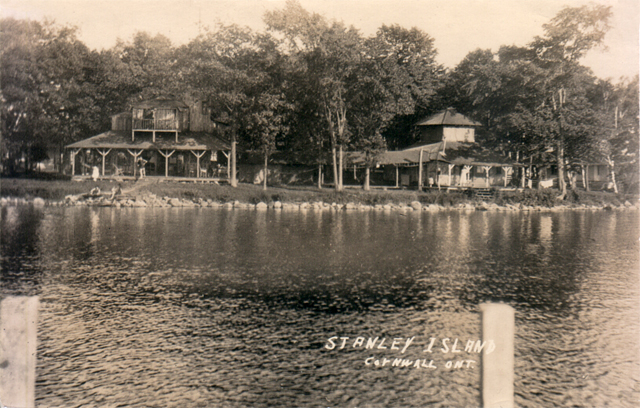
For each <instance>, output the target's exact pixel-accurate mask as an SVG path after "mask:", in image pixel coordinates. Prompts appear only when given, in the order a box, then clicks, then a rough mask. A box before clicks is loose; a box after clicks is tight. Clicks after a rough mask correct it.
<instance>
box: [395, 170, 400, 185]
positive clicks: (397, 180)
mask: <svg viewBox="0 0 640 408" xmlns="http://www.w3.org/2000/svg"><path fill="white" fill-rule="evenodd" d="M395 166H396V188H398V187H400V183H399V181H400V180H399V178H400V171H399V169H398V165H397V164H396V165H395Z"/></svg>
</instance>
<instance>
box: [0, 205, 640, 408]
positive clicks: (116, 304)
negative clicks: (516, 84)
mask: <svg viewBox="0 0 640 408" xmlns="http://www.w3.org/2000/svg"><path fill="white" fill-rule="evenodd" d="M1 231H2V247H1V255H2V259H1V262H2V277H1V281H0V282H1V288H2V289H1V292H0V293H2V294H3V295H9V294H30V295H31V294H37V295H39V296H40V299H41V310H40V322H39V330H38V336H39V346H38V367H37V384H36V399H37V403H38V404H39V405H41V406H52V407H54V406H55V407H72V406H158V407H160V406H162V407H166V406H171V407H173V406H175V407H178V406H182V407H183V406H203V407H204V406H416V407H418V406H426V405H433V406H478V405H480V402H481V401H480V367H479V365H478V364H471V365H469V367H467V366H465V367H463V368H447V366H446V364H447V361H454V360H455V361H458V360H465V361H468V360H474V361H475V360H477V361H479V356H478V355H477V354H475V355H474V354H473V353H465V352H463V353H459V354H454V353H451V352H450V350H449V352H448V353H444V352H442V350H441V346H442V344H441V343H440V342H441V340H442V339H443V338H450V339H451V341H453V339H455V338H458V339H459V340H460V342H461V344H462V343H464V342H466V341H467V340H469V339H479V338H480V315H479V309H478V305H479V304H480V303H482V302H485V301H501V302H505V303H508V304H510V305H512V306H513V307H514V308H515V309H516V344H515V345H516V367H515V369H516V384H515V389H516V403H517V404H518V405H520V406H531V407H534V406H594V407H595V406H604V405H609V406H635V405H636V404H637V401H638V400H640V379H639V378H638V373H639V369H640V363H639V361H640V358H639V357H640V356H639V346H640V340H639V338H638V336H637V333H638V332H639V329H640V324H639V316H640V312H639V311H640V308H639V305H638V299H639V289H640V284H639V277H638V269H639V263H640V261H639V245H638V238H639V228H638V214H637V213H636V212H588V211H576V212H562V213H551V212H550V213H532V214H528V213H489V212H455V211H444V212H440V213H413V212H408V213H404V214H402V213H390V212H386V213H385V212H339V213H338V212H327V211H325V212H320V211H313V210H309V211H296V212H282V211H277V212H276V211H273V210H270V211H263V212H256V211H249V210H234V211H227V210H221V209H208V208H201V209H191V208H182V209H176V208H168V209H164V208H140V209H133V208H130V209H114V208H88V207H72V208H57V207H56V208H48V207H47V208H45V209H35V208H33V207H29V206H23V207H3V208H2V219H1ZM334 336H337V337H349V340H347V341H345V345H346V346H345V348H344V349H342V350H340V349H339V347H336V348H334V349H333V350H328V349H327V348H326V347H325V346H327V345H328V344H329V343H328V341H327V339H329V338H331V337H334ZM359 336H361V337H364V338H365V339H369V338H371V339H373V338H375V337H378V338H379V341H381V339H382V338H386V343H385V345H386V346H387V349H378V348H374V349H365V348H364V347H355V348H354V347H353V342H354V340H355V339H356V338H357V337H359ZM411 337H413V338H414V340H413V343H412V344H411V345H410V346H409V347H408V348H407V350H406V351H405V353H404V354H401V352H400V351H399V350H391V347H390V346H391V342H392V341H393V339H394V338H401V339H403V340H398V344H401V345H404V344H405V343H404V342H406V339H407V338H411ZM431 337H435V338H437V339H438V340H437V341H438V343H437V344H438V345H437V346H436V347H433V350H432V351H433V353H425V352H423V351H424V349H425V348H426V346H427V345H428V344H429V342H430V338H431ZM337 342H338V346H339V345H340V342H341V340H337ZM377 344H379V343H377ZM450 345H451V344H449V346H450ZM462 347H464V345H462ZM369 357H373V359H371V360H367V358H369ZM397 357H402V358H403V359H405V360H407V361H408V360H411V361H412V362H414V361H415V360H417V359H428V360H429V361H430V360H433V363H432V364H433V365H434V366H436V367H437V368H436V369H432V368H425V367H424V366H423V365H420V364H419V367H418V368H416V367H415V366H414V365H412V366H408V367H391V366H390V364H388V365H386V366H385V367H380V366H378V367H376V366H374V365H371V366H367V365H366V364H365V361H369V362H373V361H375V360H380V361H382V359H383V358H389V359H391V360H392V359H394V358H397Z"/></svg>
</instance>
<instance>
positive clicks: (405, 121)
mask: <svg viewBox="0 0 640 408" xmlns="http://www.w3.org/2000/svg"><path fill="white" fill-rule="evenodd" d="M610 15H611V11H610V8H609V7H604V6H599V5H591V6H583V7H578V8H565V9H563V10H562V11H561V12H560V13H559V14H558V15H557V16H556V17H555V18H554V19H552V20H551V21H550V22H549V23H548V24H545V25H544V36H543V37H536V38H534V39H533V40H532V41H531V43H529V44H528V45H526V46H524V47H515V46H503V47H501V48H500V50H499V51H498V52H497V53H492V52H491V51H490V50H476V51H474V52H471V53H470V54H469V55H467V57H466V58H465V59H464V60H463V61H462V62H461V63H460V64H459V65H458V66H457V67H456V68H455V69H453V70H446V69H444V68H443V67H442V66H441V65H440V64H438V63H437V51H436V49H435V48H434V39H433V38H432V37H430V36H429V35H428V34H427V33H425V32H423V31H421V30H419V29H416V28H412V29H407V28H403V27H400V26H397V25H392V26H386V25H383V26H382V27H380V28H379V29H378V31H377V33H376V34H375V35H373V36H370V37H365V36H363V35H362V34H361V33H360V32H359V31H358V30H357V29H355V28H353V27H349V26H346V25H344V24H343V23H341V22H337V21H329V20H327V19H326V18H324V17H323V16H321V15H318V14H315V13H310V12H308V11H306V10H304V9H303V8H302V7H301V6H300V4H299V3H297V2H296V1H293V0H291V1H288V2H287V3H286V6H285V7H284V8H283V9H281V10H276V11H271V12H267V13H266V14H265V16H264V21H265V23H266V25H267V30H266V31H265V32H255V31H252V30H250V29H249V28H246V27H239V26H236V25H217V26H215V27H213V28H212V29H208V30H206V31H205V32H203V33H202V34H200V35H199V36H198V37H196V38H195V39H193V40H192V41H191V42H189V43H188V44H186V45H182V46H174V45H173V44H171V42H170V41H169V40H168V39H167V38H166V37H164V36H162V35H155V36H153V35H150V34H148V33H145V32H140V33H137V34H136V35H134V37H133V38H132V39H130V40H129V41H122V40H119V41H118V42H117V44H116V45H115V46H114V47H113V48H111V49H108V50H103V51H95V50H90V49H88V48H87V47H86V46H85V45H84V44H83V43H82V42H81V41H79V40H78V38H77V33H76V29H75V28H73V27H68V26H60V25H56V24H54V23H51V22H38V21H26V20H15V19H3V20H1V28H2V30H1V33H0V64H1V72H0V74H1V76H0V82H1V89H2V107H1V111H2V112H1V115H2V165H3V171H5V172H11V171H13V170H15V167H16V166H17V165H18V163H19V160H20V159H21V158H27V168H29V167H31V166H32V165H33V164H34V163H36V162H38V161H41V160H43V159H44V158H45V156H46V152H47V150H48V149H51V148H52V147H58V148H59V149H60V150H62V148H63V146H65V145H67V144H69V143H72V142H74V141H77V140H80V139H83V138H86V137H90V136H93V135H95V134H97V133H100V132H102V131H105V130H106V129H108V128H109V126H110V116H111V115H113V114H116V113H119V112H123V111H127V110H129V109H130V108H131V104H132V103H133V102H135V101H139V100H143V99H150V98H154V97H160V96H173V97H177V98H186V97H189V98H197V99H200V100H202V101H204V102H205V106H206V107H207V108H208V109H209V110H210V112H211V114H212V117H213V118H214V119H215V120H216V121H218V122H220V123H225V124H227V125H228V126H225V127H224V129H225V130H224V131H221V132H224V135H222V136H224V137H226V138H228V139H229V140H231V141H233V142H236V141H237V143H238V144H239V145H240V146H241V148H244V149H252V150H254V151H261V152H262V154H263V157H264V160H265V163H266V162H267V161H268V159H269V156H270V155H271V154H272V153H273V152H274V151H276V150H277V151H279V152H281V153H283V154H289V155H290V156H291V157H292V158H293V157H295V160H296V161H297V162H303V163H307V164H310V165H312V164H331V165H332V167H333V173H334V180H336V181H337V183H336V188H337V189H341V187H342V183H341V177H340V176H341V175H342V174H343V172H342V171H341V170H342V169H341V167H342V166H343V159H342V157H343V153H344V152H345V151H360V152H363V157H364V165H365V166H372V165H374V164H375V161H376V157H377V156H378V155H379V154H380V152H383V151H384V150H385V149H395V148H402V147H405V146H408V145H411V144H413V143H415V142H416V141H417V135H416V134H415V133H414V130H413V127H412V125H413V123H415V122H416V120H417V119H419V118H421V117H423V116H425V115H428V114H430V113H433V112H436V111H438V110H441V109H444V108H446V107H449V106H451V107H454V108H456V109H457V110H458V111H459V112H462V113H464V114H466V115H468V116H470V117H472V118H473V119H475V120H477V121H479V122H481V123H482V124H483V125H484V127H483V129H482V130H481V131H480V133H479V135H478V137H479V139H480V142H481V143H483V144H484V145H486V146H488V147H491V148H495V149H501V150H503V151H509V152H512V154H515V155H517V157H518V159H519V160H521V161H529V160H533V161H535V162H539V161H544V160H549V161H551V162H554V163H559V164H562V165H560V166H558V168H559V172H560V186H561V188H562V190H563V192H564V191H566V186H565V183H564V181H565V176H564V172H568V173H567V174H569V175H571V174H574V172H575V171H579V170H580V169H581V166H583V165H584V164H588V163H603V162H604V163H608V164H609V165H610V167H611V170H612V177H613V178H614V181H615V175H616V174H618V175H620V174H623V175H626V176H627V180H626V183H625V184H626V185H630V184H633V183H637V174H638V77H637V76H636V77H635V78H633V79H630V80H629V79H627V80H624V81H621V82H619V83H616V84H613V83H611V82H610V81H608V80H602V79H598V78H596V77H595V76H594V75H593V74H592V73H591V72H590V70H589V69H587V68H586V67H584V66H582V65H580V62H579V61H580V58H581V57H582V56H583V55H584V54H585V53H586V52H587V51H588V50H590V49H592V48H594V47H597V46H599V45H601V43H602V41H603V39H604V36H605V34H606V32H607V30H608V29H609V26H608V21H609V18H610ZM631 175H635V179H634V180H631ZM567 179H568V180H569V182H571V181H572V178H571V177H567Z"/></svg>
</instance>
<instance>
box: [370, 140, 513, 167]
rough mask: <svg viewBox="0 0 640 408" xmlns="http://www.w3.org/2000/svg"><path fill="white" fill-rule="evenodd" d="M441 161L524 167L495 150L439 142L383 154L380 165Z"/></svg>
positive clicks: (467, 144) (469, 144)
mask: <svg viewBox="0 0 640 408" xmlns="http://www.w3.org/2000/svg"><path fill="white" fill-rule="evenodd" d="M420 150H422V162H423V163H425V162H430V161H441V162H445V163H451V164H456V165H465V164H467V165H484V166H496V167H499V166H513V165H522V164H518V163H516V162H515V160H513V159H511V158H509V157H505V156H503V155H501V154H499V153H496V152H495V151H493V150H489V149H485V148H482V147H480V146H478V145H477V144H474V143H462V142H437V143H431V144H427V145H416V146H412V147H410V148H408V149H404V150H396V151H388V152H385V153H383V154H382V155H381V156H380V158H379V160H378V163H379V164H382V165H385V164H393V165H403V164H404V165H412V164H413V165H415V164H416V163H419V162H420Z"/></svg>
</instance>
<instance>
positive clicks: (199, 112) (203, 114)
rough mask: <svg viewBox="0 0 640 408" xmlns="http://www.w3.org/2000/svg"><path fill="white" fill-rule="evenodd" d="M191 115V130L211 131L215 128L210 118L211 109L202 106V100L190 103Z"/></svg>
mask: <svg viewBox="0 0 640 408" xmlns="http://www.w3.org/2000/svg"><path fill="white" fill-rule="evenodd" d="M190 111H191V117H190V125H189V128H190V129H191V131H192V132H206V133H213V132H214V131H215V129H216V125H215V123H214V122H213V121H212V120H211V111H210V110H209V109H208V108H206V107H203V104H202V102H200V101H197V102H193V103H192V104H191V105H190Z"/></svg>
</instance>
